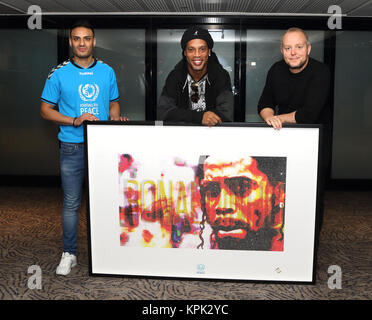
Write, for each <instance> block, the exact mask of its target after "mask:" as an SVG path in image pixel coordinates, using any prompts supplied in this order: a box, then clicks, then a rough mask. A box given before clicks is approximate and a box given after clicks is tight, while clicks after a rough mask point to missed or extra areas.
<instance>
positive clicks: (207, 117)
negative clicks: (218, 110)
mask: <svg viewBox="0 0 372 320" xmlns="http://www.w3.org/2000/svg"><path fill="white" fill-rule="evenodd" d="M217 123H222V120H221V118H220V117H219V116H218V115H216V114H215V113H214V112H212V111H207V112H204V114H203V119H202V124H203V125H205V126H209V127H211V126H215V125H216V124H217Z"/></svg>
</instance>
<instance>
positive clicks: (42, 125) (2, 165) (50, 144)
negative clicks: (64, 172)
mask: <svg viewBox="0 0 372 320" xmlns="http://www.w3.org/2000/svg"><path fill="white" fill-rule="evenodd" d="M0 38H1V50H0V70H1V72H0V96H1V117H0V159H1V161H0V174H4V175H7V174H8V175H23V174H25V175H27V174H29V175H55V174H57V172H58V171H57V170H58V169H57V168H58V143H57V133H58V129H57V126H56V125H55V124H53V123H51V122H49V121H45V120H43V119H42V118H41V117H40V96H41V92H42V90H43V87H44V83H45V80H46V78H47V75H48V73H49V71H50V70H51V69H52V67H55V66H56V65H57V64H58V63H57V32H56V30H37V31H32V30H9V29H1V30H0Z"/></svg>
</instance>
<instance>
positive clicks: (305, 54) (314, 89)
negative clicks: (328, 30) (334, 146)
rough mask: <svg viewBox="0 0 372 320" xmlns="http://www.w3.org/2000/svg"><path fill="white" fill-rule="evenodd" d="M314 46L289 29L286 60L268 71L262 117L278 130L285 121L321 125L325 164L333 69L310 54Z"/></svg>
mask: <svg viewBox="0 0 372 320" xmlns="http://www.w3.org/2000/svg"><path fill="white" fill-rule="evenodd" d="M310 51H311V45H310V43H309V39H308V37H307V35H306V33H305V32H304V31H303V30H301V29H299V28H290V29H288V30H287V31H286V32H285V34H284V35H283V37H282V44H281V52H282V54H283V60H281V61H278V62H276V63H275V64H274V65H273V66H272V67H271V68H270V70H269V72H268V74H267V78H266V84H265V87H264V90H263V92H262V94H261V97H260V100H259V102H258V112H259V114H260V116H261V118H262V119H263V120H264V121H265V122H266V123H267V124H268V125H270V126H272V127H273V128H275V129H280V128H281V127H282V124H284V123H299V124H307V123H309V124H310V123H312V124H322V126H323V146H324V148H323V150H322V152H323V166H324V170H326V171H325V172H324V174H325V175H326V176H327V175H328V171H329V164H330V139H331V132H330V130H331V110H330V106H329V91H330V71H329V69H328V67H327V66H326V65H325V64H323V63H321V62H319V61H317V60H315V59H312V58H310V57H309V54H310Z"/></svg>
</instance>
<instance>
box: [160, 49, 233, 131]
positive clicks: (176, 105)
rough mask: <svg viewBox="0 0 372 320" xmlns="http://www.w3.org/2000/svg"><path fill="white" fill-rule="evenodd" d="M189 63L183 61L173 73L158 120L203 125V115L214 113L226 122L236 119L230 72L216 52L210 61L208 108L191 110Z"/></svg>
mask: <svg viewBox="0 0 372 320" xmlns="http://www.w3.org/2000/svg"><path fill="white" fill-rule="evenodd" d="M187 74H188V70H187V61H186V60H185V59H182V60H181V61H180V62H178V63H177V65H176V66H175V67H174V69H173V70H172V71H171V72H170V73H169V75H168V77H167V80H166V81H165V86H164V88H163V91H162V93H161V96H160V99H159V104H158V110H157V111H158V114H157V118H158V120H163V121H172V122H188V123H194V124H201V123H202V119H203V114H204V112H206V111H212V112H214V113H215V114H217V115H218V116H219V117H220V118H221V120H222V121H223V122H227V121H233V119H234V97H233V94H232V91H231V81H230V76H229V74H228V72H227V71H226V70H225V69H224V68H223V67H222V65H221V64H220V63H219V61H218V58H217V56H216V54H215V53H214V52H212V54H211V56H210V57H209V59H208V65H207V74H208V75H207V79H206V88H205V102H206V109H205V110H204V112H198V111H196V110H191V107H190V99H189V92H188V85H187Z"/></svg>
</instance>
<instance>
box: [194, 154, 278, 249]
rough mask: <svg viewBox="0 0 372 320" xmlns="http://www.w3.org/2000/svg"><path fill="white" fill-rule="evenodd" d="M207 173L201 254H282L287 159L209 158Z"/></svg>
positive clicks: (203, 188) (202, 187) (202, 189)
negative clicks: (224, 251)
mask: <svg viewBox="0 0 372 320" xmlns="http://www.w3.org/2000/svg"><path fill="white" fill-rule="evenodd" d="M273 169H274V171H275V172H279V174H278V176H276V177H275V176H272V173H270V171H273ZM277 169H279V170H277ZM261 170H262V171H261ZM263 171H265V172H267V174H265V173H264V172H263ZM203 173H204V177H202V179H201V180H200V197H201V207H202V211H203V219H202V221H201V223H200V229H201V231H200V235H199V236H200V239H201V243H200V245H199V246H198V247H199V248H202V249H206V246H208V247H210V248H211V249H232V250H272V251H282V250H283V240H284V233H283V230H284V228H283V227H284V200H285V190H284V189H285V187H284V182H283V181H284V180H285V158H281V157H271V158H261V157H257V158H252V157H244V158H243V157H216V156H210V157H208V158H206V160H205V162H204V165H203ZM268 176H269V177H270V179H269V178H268ZM209 226H210V228H211V231H208V229H210V228H209ZM208 233H209V239H206V237H208ZM204 240H206V241H204Z"/></svg>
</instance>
